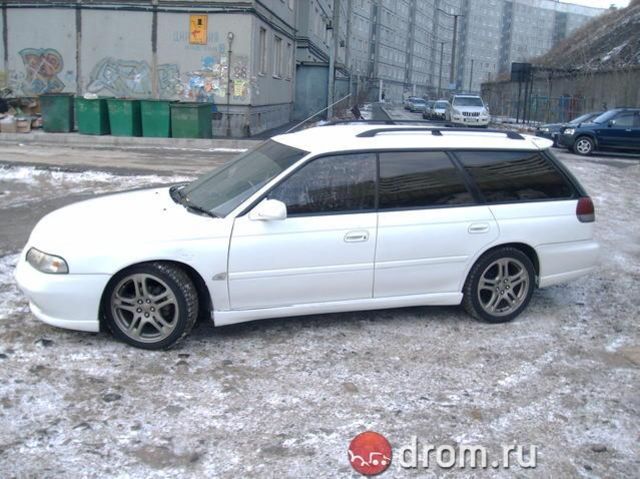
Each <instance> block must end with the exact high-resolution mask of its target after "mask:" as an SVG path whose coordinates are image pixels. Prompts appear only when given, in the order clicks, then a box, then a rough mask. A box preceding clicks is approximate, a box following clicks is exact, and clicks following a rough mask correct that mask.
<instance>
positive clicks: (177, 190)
mask: <svg viewBox="0 0 640 479" xmlns="http://www.w3.org/2000/svg"><path fill="white" fill-rule="evenodd" d="M186 184H187V183H180V184H179V185H173V186H172V187H171V188H169V195H170V196H171V199H172V200H173V201H175V202H176V203H180V204H182V203H183V199H184V193H183V192H182V187H183V186H184V185H186Z"/></svg>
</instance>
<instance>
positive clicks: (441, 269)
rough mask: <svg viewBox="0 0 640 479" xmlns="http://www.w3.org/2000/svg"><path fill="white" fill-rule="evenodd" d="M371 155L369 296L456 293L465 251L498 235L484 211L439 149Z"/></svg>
mask: <svg viewBox="0 0 640 479" xmlns="http://www.w3.org/2000/svg"><path fill="white" fill-rule="evenodd" d="M379 161H380V166H379V171H380V173H379V175H380V176H379V178H380V179H379V193H378V196H379V213H378V239H377V247H376V261H375V282H374V297H376V298H381V297H393V296H409V295H419V294H437V293H459V292H460V291H461V284H462V281H463V279H464V273H465V271H466V268H467V264H468V262H469V261H470V259H471V258H472V257H473V256H474V255H475V254H476V253H477V252H478V251H479V250H481V249H483V248H484V247H485V246H486V245H487V244H489V243H491V242H492V241H494V240H495V239H496V238H497V237H498V228H497V224H496V221H495V219H494V218H493V215H492V214H491V211H490V210H489V208H488V207H487V206H486V205H479V204H477V203H476V201H475V199H474V196H473V195H472V193H471V192H470V190H469V188H468V187H467V184H466V182H465V178H464V176H463V175H462V173H461V172H460V170H459V169H457V168H456V167H455V166H454V163H453V161H452V159H451V158H450V157H449V156H448V155H447V153H445V152H443V151H414V152H392V153H380V155H379Z"/></svg>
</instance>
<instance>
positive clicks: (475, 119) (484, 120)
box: [451, 115, 489, 126]
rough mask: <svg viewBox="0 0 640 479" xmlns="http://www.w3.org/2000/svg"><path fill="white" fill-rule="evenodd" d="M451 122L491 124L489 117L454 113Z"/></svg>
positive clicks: (471, 124) (479, 124) (475, 124)
mask: <svg viewBox="0 0 640 479" xmlns="http://www.w3.org/2000/svg"><path fill="white" fill-rule="evenodd" d="M451 123H454V124H456V125H467V126H487V125H488V124H489V117H481V116H457V115H454V116H452V117H451Z"/></svg>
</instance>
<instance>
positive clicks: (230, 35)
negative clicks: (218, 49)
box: [227, 32, 233, 137]
mask: <svg viewBox="0 0 640 479" xmlns="http://www.w3.org/2000/svg"><path fill="white" fill-rule="evenodd" d="M227 40H229V51H228V52H227V136H228V137H231V87H232V85H231V44H232V43H233V32H229V33H227Z"/></svg>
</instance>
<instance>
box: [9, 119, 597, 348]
mask: <svg viewBox="0 0 640 479" xmlns="http://www.w3.org/2000/svg"><path fill="white" fill-rule="evenodd" d="M550 146H551V141H549V140H546V139H543V138H538V137H532V136H521V135H519V134H517V133H511V132H496V131H491V130H487V131H469V130H460V129H454V128H449V129H447V128H441V129H438V128H425V127H420V126H398V125H394V126H388V125H385V126H381V125H374V124H339V125H331V126H323V127H318V128H311V129H308V130H304V131H300V132H297V133H292V134H287V135H281V136H276V137H274V138H273V139H271V140H269V141H267V142H265V143H263V144H261V145H260V146H258V147H257V148H255V149H253V150H251V151H248V152H247V153H244V154H243V155H241V156H240V157H239V158H237V159H236V160H235V161H233V162H230V163H229V164H227V165H225V166H223V167H222V168H220V169H218V170H216V171H213V172H212V173H210V174H208V175H206V176H203V177H202V178H200V179H198V180H196V181H194V182H193V183H189V184H182V185H176V186H173V187H171V188H168V187H164V188H153V189H147V190H141V191H133V192H128V193H120V194H114V195H109V196H103V197H99V198H96V199H91V200H88V201H83V202H80V203H77V204H73V205H70V206H67V207H64V208H62V209H59V210H57V211H54V212H52V213H50V214H48V215H47V216H45V217H44V218H43V219H42V220H41V221H40V222H39V223H38V225H37V226H36V227H35V228H34V230H33V232H32V234H31V236H30V238H29V241H28V243H27V245H26V247H25V249H24V252H23V254H22V257H21V259H20V261H19V264H18V266H17V269H16V278H17V281H18V284H19V285H20V287H21V289H22V290H23V291H24V293H25V294H26V296H27V297H28V299H29V302H30V307H31V310H32V311H33V313H34V314H35V316H37V317H38V318H40V319H41V320H42V321H44V322H46V323H49V324H52V325H54V326H59V327H63V328H69V329H76V330H82V331H99V330H101V329H103V328H108V329H110V330H111V331H112V333H113V335H114V336H116V337H117V338H120V339H121V340H124V341H126V342H127V343H129V344H132V345H134V346H137V347H141V348H147V349H158V348H167V347H170V346H171V345H173V344H175V342H176V341H178V340H180V339H181V338H183V337H184V336H185V335H186V334H187V333H188V332H189V331H190V329H191V328H192V326H193V325H194V323H195V322H196V319H197V317H198V316H200V317H206V318H209V319H212V320H213V321H214V323H215V325H216V326H223V325H227V324H232V323H239V322H243V321H250V320H256V319H262V318H272V317H283V316H297V315H305V314H316V313H331V312H340V311H356V310H371V309H381V308H395V307H403V306H418V305H459V304H462V305H463V306H464V308H465V309H466V310H467V311H468V312H469V313H470V314H471V315H472V316H474V317H475V318H478V319H481V320H484V321H489V322H495V323H498V322H503V321H509V320H511V319H513V318H515V317H516V316H517V315H518V314H519V313H520V312H522V310H523V309H525V307H526V306H527V304H528V303H529V300H530V299H531V296H532V293H533V291H534V289H535V288H536V287H545V286H549V285H553V284H556V283H560V282H563V281H567V280H570V279H573V278H577V277H579V276H582V275H584V274H586V273H588V272H590V271H592V270H593V269H594V267H595V264H596V259H597V254H598V244H597V243H596V242H595V241H594V239H593V228H594V220H595V217H594V208H593V203H592V202H591V199H590V198H589V197H588V196H587V194H586V192H585V191H584V189H583V188H582V187H581V186H580V184H579V183H578V181H577V180H576V179H575V178H574V177H573V176H572V175H571V174H570V173H569V171H567V170H566V169H565V168H564V167H563V166H562V164H560V163H559V162H558V161H557V160H556V159H555V158H554V157H553V156H552V154H551V152H550V151H549V147H550Z"/></svg>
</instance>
